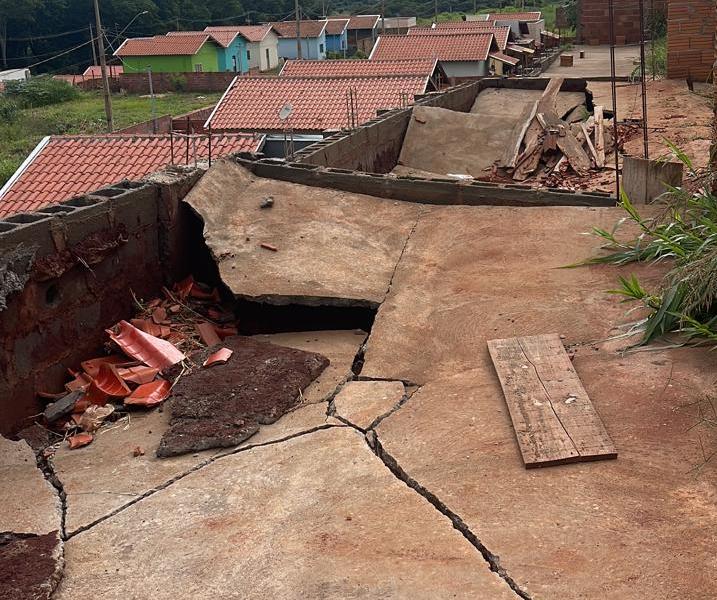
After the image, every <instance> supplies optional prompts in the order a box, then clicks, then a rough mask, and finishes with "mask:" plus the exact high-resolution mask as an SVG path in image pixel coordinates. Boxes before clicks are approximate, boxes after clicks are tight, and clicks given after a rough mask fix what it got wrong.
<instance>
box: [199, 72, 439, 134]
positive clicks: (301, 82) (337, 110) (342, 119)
mask: <svg viewBox="0 0 717 600" xmlns="http://www.w3.org/2000/svg"><path fill="white" fill-rule="evenodd" d="M427 84H428V77H426V76H402V77H281V76H280V77H237V78H236V79H235V80H234V82H233V83H232V85H231V86H229V89H228V90H227V91H226V93H225V94H224V97H223V98H222V99H221V100H220V101H219V104H218V105H217V107H216V109H215V111H214V113H213V114H212V116H211V117H209V121H208V122H210V123H211V126H212V129H213V130H215V131H222V130H229V131H232V130H234V131H236V130H241V131H281V130H283V129H284V128H285V126H289V127H291V128H292V129H293V130H294V131H317V132H318V131H323V130H325V129H341V128H344V127H347V126H348V125H349V115H348V114H347V95H348V94H349V90H353V92H354V93H355V102H356V104H357V111H356V120H357V122H358V123H365V122H366V121H370V120H371V119H373V118H374V117H375V116H376V111H377V110H379V109H388V108H398V107H402V106H406V105H408V104H412V103H413V99H414V95H416V94H422V93H424V92H425V90H426V86H427ZM286 104H291V105H292V107H293V113H292V115H291V117H289V119H288V120H287V121H286V123H284V122H282V121H281V120H280V119H279V111H280V110H281V108H282V107H283V106H285V105H286Z"/></svg>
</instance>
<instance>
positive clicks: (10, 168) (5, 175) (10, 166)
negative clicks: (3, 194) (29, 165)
mask: <svg viewBox="0 0 717 600" xmlns="http://www.w3.org/2000/svg"><path fill="white" fill-rule="evenodd" d="M21 162H22V161H20V160H15V159H13V158H0V187H2V186H3V185H5V182H6V181H7V180H8V179H10V177H12V176H13V174H14V173H15V171H16V170H17V168H18V167H19V166H20V163H21Z"/></svg>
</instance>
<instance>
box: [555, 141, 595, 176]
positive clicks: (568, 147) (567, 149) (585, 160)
mask: <svg viewBox="0 0 717 600" xmlns="http://www.w3.org/2000/svg"><path fill="white" fill-rule="evenodd" d="M558 148H560V150H561V151H562V152H563V154H565V156H566V157H567V159H568V161H569V162H570V166H572V167H573V169H575V171H576V172H577V173H580V174H581V175H584V174H585V173H587V172H588V171H589V170H590V167H591V166H592V163H591V162H590V158H589V157H588V155H587V154H586V152H585V150H583V147H582V144H580V142H578V140H576V139H575V136H574V135H573V134H572V133H571V132H569V131H566V133H565V135H564V136H560V137H558Z"/></svg>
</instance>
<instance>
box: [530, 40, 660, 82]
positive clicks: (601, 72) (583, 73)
mask: <svg viewBox="0 0 717 600" xmlns="http://www.w3.org/2000/svg"><path fill="white" fill-rule="evenodd" d="M581 51H583V52H584V53H585V58H580V52H581ZM646 52H647V60H649V59H650V51H649V46H648V47H647V48H646ZM564 54H572V55H573V66H572V67H561V66H560V59H559V58H558V59H557V60H556V61H555V62H554V63H553V64H552V65H550V67H548V69H547V70H546V71H545V72H544V73H543V77H582V78H584V79H595V78H597V79H604V78H606V77H607V78H609V77H610V46H583V45H576V46H573V47H572V48H571V49H570V50H566V51H565V52H564ZM639 64H640V47H639V46H617V47H616V48H615V74H616V75H617V76H618V77H629V76H630V75H631V74H632V72H633V71H634V70H635V67H636V66H637V65H639Z"/></svg>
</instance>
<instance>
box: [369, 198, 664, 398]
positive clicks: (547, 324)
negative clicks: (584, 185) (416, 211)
mask: <svg viewBox="0 0 717 600" xmlns="http://www.w3.org/2000/svg"><path fill="white" fill-rule="evenodd" d="M623 216H624V211H622V210H619V209H615V208H599V209H597V208H596V209H589V208H577V207H567V208H564V207H552V208H528V209H524V208H509V207H496V206H489V207H463V206H451V207H436V208H432V209H430V210H427V211H426V212H425V213H424V214H423V215H422V216H421V218H420V219H419V221H418V225H417V226H416V229H415V231H414V233H413V235H412V236H411V239H410V240H409V242H408V244H407V246H406V250H405V252H404V254H403V258H402V259H401V261H400V264H399V265H398V267H397V269H396V275H395V276H394V279H393V284H392V286H391V292H390V293H389V295H388V297H387V298H386V301H385V302H384V303H383V304H382V305H381V308H380V309H379V311H378V314H377V316H376V320H375V323H374V325H373V328H372V330H371V335H370V337H369V340H368V342H367V346H366V356H365V363H364V367H363V370H362V371H361V375H362V376H366V377H367V378H371V379H389V380H401V381H410V382H412V383H416V384H423V383H426V382H428V381H430V380H435V379H437V378H439V377H442V376H449V375H454V374H456V373H460V372H461V371H464V370H467V369H473V368H475V367H476V366H477V365H484V366H487V367H490V369H492V367H491V366H490V365H491V363H490V357H489V355H488V349H487V346H486V343H487V341H488V340H490V339H496V338H511V337H518V336H525V335H540V334H543V333H546V332H555V333H558V334H562V335H564V336H565V339H564V340H563V341H564V342H565V344H566V345H570V344H574V343H576V342H587V341H592V340H601V339H605V338H607V337H609V336H610V335H611V330H612V329H613V327H614V326H615V325H616V324H620V323H625V322H627V321H634V320H636V319H637V318H638V316H637V315H636V314H635V313H633V314H631V315H629V316H626V310H627V309H626V307H625V304H623V303H622V302H621V301H620V299H619V298H617V297H615V296H614V295H610V294H606V293H605V290H609V289H613V288H614V287H615V285H616V281H617V277H618V275H624V276H629V275H630V274H631V273H634V274H636V275H637V276H638V277H639V278H640V280H641V281H642V282H643V284H644V285H646V286H648V287H649V286H650V284H651V282H656V281H658V279H659V274H660V268H659V267H657V268H656V267H647V266H645V265H640V264H633V265H629V266H627V267H622V268H616V267H607V266H603V265H595V266H590V267H581V268H576V269H562V268H560V267H563V266H565V265H569V264H572V263H575V262H577V261H579V260H581V259H583V258H588V257H591V256H594V255H595V253H596V252H598V250H597V247H598V246H599V241H598V240H597V238H595V237H594V236H589V235H584V234H585V232H589V231H591V229H592V227H593V226H597V227H604V228H606V229H608V230H610V229H611V228H612V226H613V225H614V224H615V222H616V221H617V220H618V219H620V218H622V217H623ZM527 232H530V233H529V234H528V233H527ZM446 274H450V276H447V275H446ZM612 333H614V332H612ZM490 369H489V370H488V371H486V372H487V373H489V374H490V377H491V378H492V377H494V374H493V373H492V371H491V370H490Z"/></svg>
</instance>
